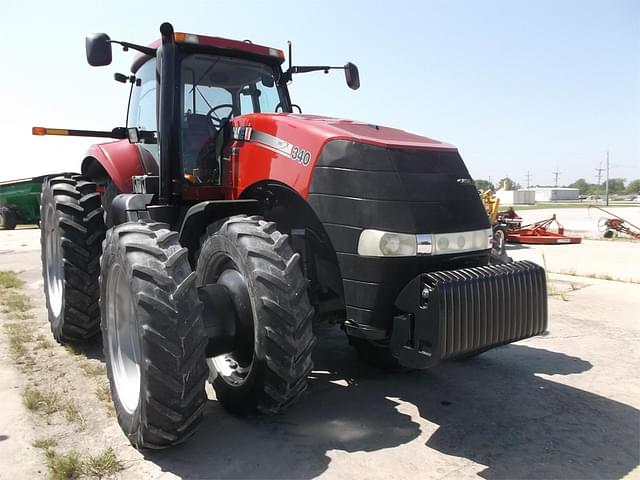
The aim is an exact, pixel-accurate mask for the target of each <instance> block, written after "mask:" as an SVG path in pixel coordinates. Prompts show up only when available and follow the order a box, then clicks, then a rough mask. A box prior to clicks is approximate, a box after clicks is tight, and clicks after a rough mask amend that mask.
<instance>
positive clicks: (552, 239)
mask: <svg viewBox="0 0 640 480" xmlns="http://www.w3.org/2000/svg"><path fill="white" fill-rule="evenodd" d="M553 223H555V224H556V226H557V227H556V230H550V229H549V227H550V226H551V225H552V224H553ZM507 242H509V243H532V244H542V245H556V244H562V243H580V242H582V237H578V236H570V235H565V234H564V227H563V226H562V225H560V222H558V220H557V219H556V216H555V214H554V215H553V217H551V218H548V219H547V220H542V221H541V222H536V223H532V224H531V225H525V226H524V227H520V228H516V229H513V230H508V231H507Z"/></svg>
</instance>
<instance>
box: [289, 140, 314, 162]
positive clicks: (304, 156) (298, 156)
mask: <svg viewBox="0 0 640 480" xmlns="http://www.w3.org/2000/svg"><path fill="white" fill-rule="evenodd" d="M291 160H295V161H296V162H298V163H299V164H301V165H304V166H305V167H306V166H307V165H309V162H311V152H309V151H308V150H304V149H302V148H300V147H296V146H295V145H293V146H292V147H291Z"/></svg>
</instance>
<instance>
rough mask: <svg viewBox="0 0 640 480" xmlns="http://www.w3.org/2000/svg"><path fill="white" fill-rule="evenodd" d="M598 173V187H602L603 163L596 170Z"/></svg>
mask: <svg viewBox="0 0 640 480" xmlns="http://www.w3.org/2000/svg"><path fill="white" fill-rule="evenodd" d="M596 172H598V187H599V186H600V185H602V172H604V168H602V162H600V164H599V165H598V168H596Z"/></svg>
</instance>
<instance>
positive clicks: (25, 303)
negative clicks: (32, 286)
mask: <svg viewBox="0 0 640 480" xmlns="http://www.w3.org/2000/svg"><path fill="white" fill-rule="evenodd" d="M0 300H1V301H2V306H3V310H4V311H5V312H7V313H18V314H24V313H25V312H26V311H28V310H30V309H31V300H29V297H27V296H26V295H25V294H23V293H20V292H16V291H13V290H6V291H4V292H2V295H1V296H0Z"/></svg>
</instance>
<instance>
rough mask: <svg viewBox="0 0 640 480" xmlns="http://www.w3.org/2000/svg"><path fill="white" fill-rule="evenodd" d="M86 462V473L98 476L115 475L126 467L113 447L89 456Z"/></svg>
mask: <svg viewBox="0 0 640 480" xmlns="http://www.w3.org/2000/svg"><path fill="white" fill-rule="evenodd" d="M84 463H85V464H84V473H85V474H86V475H90V476H94V477H98V478H104V477H110V476H113V475H115V474H116V473H118V472H120V471H122V470H123V469H124V467H123V465H122V462H120V460H118V457H116V452H114V451H113V448H107V449H106V450H104V451H103V452H101V453H99V454H98V455H94V456H91V457H89V458H87V460H86V461H85V462H84Z"/></svg>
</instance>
